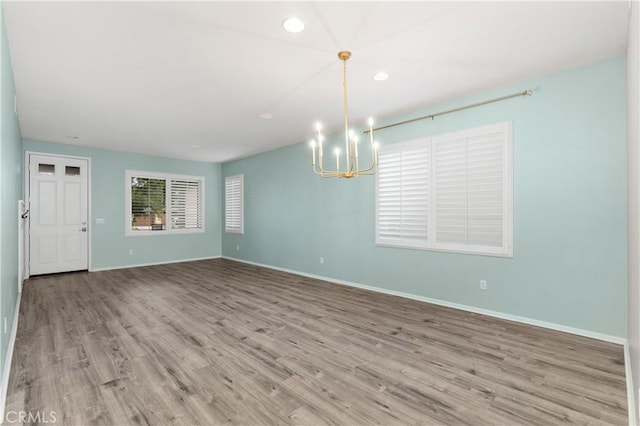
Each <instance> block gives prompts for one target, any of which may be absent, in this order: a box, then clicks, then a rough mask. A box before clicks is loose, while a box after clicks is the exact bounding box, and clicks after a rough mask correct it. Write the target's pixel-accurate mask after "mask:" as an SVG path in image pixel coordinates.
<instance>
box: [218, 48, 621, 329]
mask: <svg viewBox="0 0 640 426" xmlns="http://www.w3.org/2000/svg"><path fill="white" fill-rule="evenodd" d="M336 84H338V82H336ZM528 88H531V89H533V90H534V95H533V96H531V97H525V98H515V99H512V100H508V101H504V102H500V103H495V104H491V105H486V106H483V107H479V108H474V109H470V110H466V111H462V112H458V113H455V114H451V115H447V116H442V117H438V118H436V119H435V120H433V121H432V120H426V121H421V122H417V123H414V124H410V125H405V126H401V127H396V128H392V129H387V130H383V131H380V132H378V133H377V138H378V139H379V140H380V142H381V143H383V144H388V143H395V142H400V141H405V140H411V139H414V138H419V137H424V136H429V135H436V134H440V133H445V132H449V131H455V130H460V129H466V128H473V127H476V126H480V125H485V124H490V123H497V122H501V121H507V120H512V121H513V129H514V257H513V258H512V259H510V258H497V257H489V256H479V255H468V254H454V253H443V252H434V251H420V250H408V249H398V248H388V247H378V246H376V245H375V243H374V203H375V197H374V188H375V186H374V182H375V180H374V179H373V178H367V177H361V178H357V179H351V180H334V179H321V178H319V177H316V176H315V175H313V173H312V172H311V170H310V163H311V161H310V160H311V158H310V156H311V154H310V152H309V151H310V150H309V147H308V145H307V143H300V144H297V145H293V146H289V147H286V148H282V149H279V150H275V151H271V152H267V153H264V154H261V155H256V156H253V157H249V158H245V159H241V160H238V161H234V162H230V163H226V164H224V165H223V169H222V175H223V177H225V176H230V175H234V174H239V173H243V174H244V185H245V198H244V200H245V234H244V235H238V234H226V233H225V234H223V238H222V252H223V255H224V256H228V257H234V258H238V259H243V260H247V261H252V262H256V263H261V264H266V265H271V266H275V267H280V268H286V269H290V270H295V271H300V272H304V273H309V274H315V275H320V276H324V277H328V278H332V279H337V280H344V281H350V282H354V283H359V284H364V285H369V286H375V287H378V288H382V289H386V290H394V291H400V292H404V293H409V294H413V295H417V296H423V297H428V298H432V299H438V300H441V301H445V302H451V303H457V304H462V305H466V306H469V307H473V308H479V309H485V310H492V311H497V312H500V313H504V314H509V315H517V316H520V317H526V318H530V319H533V320H539V321H545V322H550V323H554V324H558V325H562V326H567V327H572V328H577V329H581V330H587V331H590V332H594V333H602V334H606V335H609V336H616V337H619V338H623V337H624V336H626V328H627V317H626V309H627V304H626V296H627V285H626V282H627V234H626V229H627V215H626V212H627V209H626V101H625V58H624V57H616V58H612V59H610V60H606V61H603V62H600V63H597V64H593V65H590V66H587V67H582V68H579V69H574V70H569V71H565V72H561V73H558V74H555V75H551V76H547V77H544V78H540V79H536V80H532V81H527V82H523V83H522V84H517V85H513V86H510V87H504V88H501V89H498V90H494V91H491V92H488V93H483V94H479V95H477V96H474V97H470V98H467V99H462V100H459V101H456V102H451V103H448V104H445V105H436V106H433V107H431V108H429V109H428V110H424V111H416V112H415V113H412V114H407V115H405V116H402V117H395V118H393V119H390V120H386V121H383V122H381V123H379V124H381V125H384V124H386V123H388V122H392V121H396V120H402V119H406V118H413V117H416V116H420V115H423V114H428V113H434V112H437V111H440V110H444V109H448V108H451V107H455V106H460V105H465V104H468V103H473V102H477V101H481V100H485V99H488V98H492V97H496V96H501V95H504V94H507V93H512V92H518V91H521V90H524V89H528ZM352 96H354V97H357V93H353V94H352ZM425 97H428V94H425ZM340 107H341V106H340V105H336V108H340ZM352 121H353V120H352ZM363 121H364V120H363ZM309 124H310V136H312V134H311V125H312V123H309ZM341 137H342V136H341V135H337V136H336V135H334V136H333V138H329V144H328V145H331V142H332V141H334V142H336V143H338V141H340V143H341V141H342V139H341ZM325 151H326V152H332V149H330V148H329V147H327V148H326V150H325ZM223 211H224V210H223ZM321 257H322V258H324V263H323V264H321V263H320V261H319V259H320V258H321ZM481 279H482V280H487V283H488V290H486V291H481V290H480V289H479V281H480V280H481Z"/></svg>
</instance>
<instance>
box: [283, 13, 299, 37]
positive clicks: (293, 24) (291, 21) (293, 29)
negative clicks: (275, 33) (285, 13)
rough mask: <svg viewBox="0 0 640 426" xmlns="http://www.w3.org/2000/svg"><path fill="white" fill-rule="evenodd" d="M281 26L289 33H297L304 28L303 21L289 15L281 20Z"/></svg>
mask: <svg viewBox="0 0 640 426" xmlns="http://www.w3.org/2000/svg"><path fill="white" fill-rule="evenodd" d="M282 28H284V29H285V31H288V32H290V33H299V32H300V31H302V30H304V22H302V21H301V20H300V19H298V18H296V17H295V16H291V17H289V18H287V19H285V20H284V21H282Z"/></svg>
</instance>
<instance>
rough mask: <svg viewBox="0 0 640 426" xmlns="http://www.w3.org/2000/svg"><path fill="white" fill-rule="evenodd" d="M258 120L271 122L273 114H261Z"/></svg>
mask: <svg viewBox="0 0 640 426" xmlns="http://www.w3.org/2000/svg"><path fill="white" fill-rule="evenodd" d="M258 118H259V119H260V120H273V114H270V113H268V112H263V113H262V114H258Z"/></svg>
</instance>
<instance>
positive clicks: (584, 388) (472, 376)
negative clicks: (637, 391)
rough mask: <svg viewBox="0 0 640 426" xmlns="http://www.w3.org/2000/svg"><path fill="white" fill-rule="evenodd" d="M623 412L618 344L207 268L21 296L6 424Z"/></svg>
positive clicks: (48, 286) (195, 265)
mask: <svg viewBox="0 0 640 426" xmlns="http://www.w3.org/2000/svg"><path fill="white" fill-rule="evenodd" d="M626 402H627V401H626V387H625V376H624V359H623V348H622V347H621V346H619V345H615V344H611V343H606V342H602V341H597V340H593V339H588V338H584V337H579V336H574V335H570V334H564V333H560V332H555V331H551V330H547V329H542V328H536V327H532V326H527V325H523V324H519V323H514V322H509V321H504V320H499V319H495V318H490V317H485V316H482V315H478V314H473V313H468V312H463V311H458V310H455V309H450V308H445V307H440V306H436V305H431V304H427V303H422V302H417V301H412V300H407V299H403V298H399V297H394V296H387V295H382V294H377V293H373V292H368V291H364V290H360V289H354V288H349V287H344V286H339V285H333V284H329V283H326V282H323V281H319V280H313V279H309V278H304V277H300V276H297V275H291V274H287V273H283V272H278V271H273V270H269V269H264V268H259V267H255V266H249V265H245V264H241V263H236V262H232V261H229V260H223V259H217V260H209V261H198V262H190V263H183V264H172V265H163V266H152V267H142V268H135V269H121V270H114V271H105V272H96V273H91V274H89V273H74V274H65V275H54V276H48V277H41V278H35V279H32V280H30V281H28V282H27V283H26V284H25V287H24V294H23V296H22V306H21V312H20V322H19V327H18V335H17V340H16V347H15V353H14V357H13V365H12V369H11V378H10V384H9V393H8V398H7V407H6V412H7V413H9V412H11V411H13V412H18V411H21V410H22V411H28V412H32V413H35V412H39V413H41V414H42V413H44V414H48V413H49V412H50V411H54V412H55V417H56V420H57V424H69V425H84V424H105V425H106V424H117V425H126V424H207V425H209V424H234V425H274V424H304V425H321V424H344V425H360V424H383V425H400V424H402V425H405V424H406V425H414V424H420V425H431V424H451V425H516V424H523V425H537V424H541V425H549V424H559V423H574V424H616V425H622V424H626V423H627V406H626Z"/></svg>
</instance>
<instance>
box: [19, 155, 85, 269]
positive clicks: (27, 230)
mask: <svg viewBox="0 0 640 426" xmlns="http://www.w3.org/2000/svg"><path fill="white" fill-rule="evenodd" d="M31 155H44V156H46V157H57V158H70V159H73V160H86V161H87V269H88V270H89V272H91V271H92V270H93V259H92V255H91V254H92V251H93V250H92V247H93V244H92V243H91V242H92V239H93V237H92V235H93V223H92V221H91V218H92V216H91V157H81V156H78V155H62V154H51V153H49V152H41V151H25V152H24V164H25V166H24V200H25V206H26V208H27V209H28V210H31V202H30V198H29V197H30V195H31V194H30V193H29V192H30V190H31V188H30V182H29V174H30V173H29V157H30V156H31ZM30 230H31V216H29V221H28V222H27V225H26V226H25V227H24V232H25V235H24V257H23V258H24V265H23V268H24V277H23V279H25V280H26V279H28V278H29V277H30V276H31V269H30V267H29V264H30V262H31V259H30V258H29V233H30Z"/></svg>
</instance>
